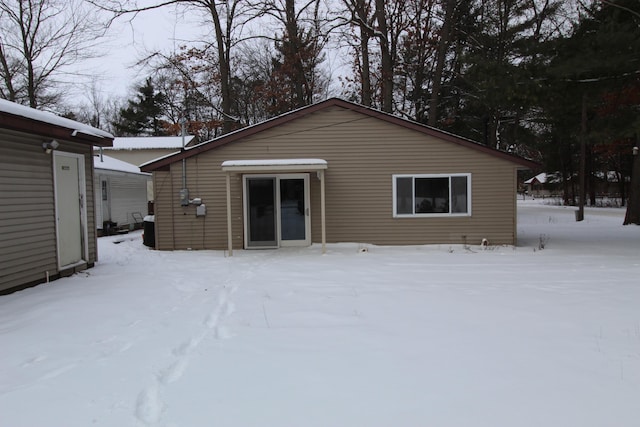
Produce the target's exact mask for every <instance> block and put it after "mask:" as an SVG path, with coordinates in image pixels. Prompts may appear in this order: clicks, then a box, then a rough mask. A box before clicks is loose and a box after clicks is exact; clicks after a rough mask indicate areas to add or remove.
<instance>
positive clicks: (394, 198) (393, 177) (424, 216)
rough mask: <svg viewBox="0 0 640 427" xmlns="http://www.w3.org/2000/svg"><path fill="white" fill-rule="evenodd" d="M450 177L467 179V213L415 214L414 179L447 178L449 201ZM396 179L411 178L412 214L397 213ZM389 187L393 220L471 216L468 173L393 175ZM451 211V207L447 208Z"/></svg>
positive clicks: (469, 176) (469, 177) (469, 175)
mask: <svg viewBox="0 0 640 427" xmlns="http://www.w3.org/2000/svg"><path fill="white" fill-rule="evenodd" d="M452 177H466V178H467V212H464V213H451V212H449V213H415V190H414V186H413V183H414V182H415V179H416V178H449V200H451V178H452ZM398 178H412V179H413V180H412V187H411V193H412V197H413V200H414V201H413V203H412V205H413V213H410V214H405V213H402V214H399V213H398V212H397V179H398ZM391 185H392V188H393V192H392V193H393V195H392V197H393V199H392V205H393V206H392V207H393V218H456V217H458V218H459V217H470V216H471V174H470V173H446V174H444V173H440V174H394V175H392V176H391ZM449 210H451V206H449Z"/></svg>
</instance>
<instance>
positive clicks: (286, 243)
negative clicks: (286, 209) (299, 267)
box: [242, 173, 311, 249]
mask: <svg viewBox="0 0 640 427" xmlns="http://www.w3.org/2000/svg"><path fill="white" fill-rule="evenodd" d="M251 178H273V179H274V180H275V203H274V205H275V206H274V207H275V213H276V219H275V223H276V224H275V227H276V230H275V231H276V233H275V236H276V244H275V246H250V245H249V212H248V211H247V209H248V206H249V192H248V191H247V180H248V179H251ZM282 179H303V180H304V204H305V211H304V213H305V215H304V217H305V237H306V238H305V239H304V240H282V227H281V221H282V214H281V206H280V180H282ZM309 181H310V180H309V173H266V174H244V175H243V176H242V194H243V196H242V227H243V234H244V247H245V249H277V248H281V247H291V246H299V247H303V246H310V245H311V195H310V193H311V191H310V188H311V186H310V184H309Z"/></svg>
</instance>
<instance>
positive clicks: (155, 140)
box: [105, 135, 195, 150]
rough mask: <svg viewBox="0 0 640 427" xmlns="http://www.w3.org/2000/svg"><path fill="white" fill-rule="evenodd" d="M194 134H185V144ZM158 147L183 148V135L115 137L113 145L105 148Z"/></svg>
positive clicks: (140, 148)
mask: <svg viewBox="0 0 640 427" xmlns="http://www.w3.org/2000/svg"><path fill="white" fill-rule="evenodd" d="M193 138H195V136H194V135H185V137H184V144H185V145H187V144H189V143H190V142H191V141H192V140H193ZM158 148H165V149H166V148H168V149H180V148H182V136H136V137H126V138H120V137H118V138H115V139H114V140H113V147H107V148H105V150H145V149H146V150H151V149H158Z"/></svg>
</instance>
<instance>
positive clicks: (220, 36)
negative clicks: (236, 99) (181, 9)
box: [209, 1, 235, 133]
mask: <svg viewBox="0 0 640 427" xmlns="http://www.w3.org/2000/svg"><path fill="white" fill-rule="evenodd" d="M209 11H210V12H211V19H212V21H213V26H214V29H215V34H216V44H217V52H218V61H219V63H220V96H221V97H222V115H223V117H222V120H223V124H222V132H223V133H228V132H231V131H232V130H233V129H234V127H235V120H233V116H232V114H231V105H232V103H231V65H230V64H229V61H230V55H229V48H230V46H228V45H227V43H231V41H230V40H225V36H224V31H223V28H222V23H221V22H220V16H219V14H218V9H216V5H215V2H214V1H211V2H210V3H209ZM227 25H228V26H230V23H227Z"/></svg>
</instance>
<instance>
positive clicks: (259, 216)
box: [244, 174, 311, 248]
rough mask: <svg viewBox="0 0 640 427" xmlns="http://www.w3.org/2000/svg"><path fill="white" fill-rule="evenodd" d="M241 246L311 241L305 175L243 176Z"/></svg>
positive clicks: (283, 244)
mask: <svg viewBox="0 0 640 427" xmlns="http://www.w3.org/2000/svg"><path fill="white" fill-rule="evenodd" d="M244 188H245V246H246V247H247V248H277V247H281V246H308V245H310V244H311V236H310V215H309V174H282V175H246V176H245V177H244Z"/></svg>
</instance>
